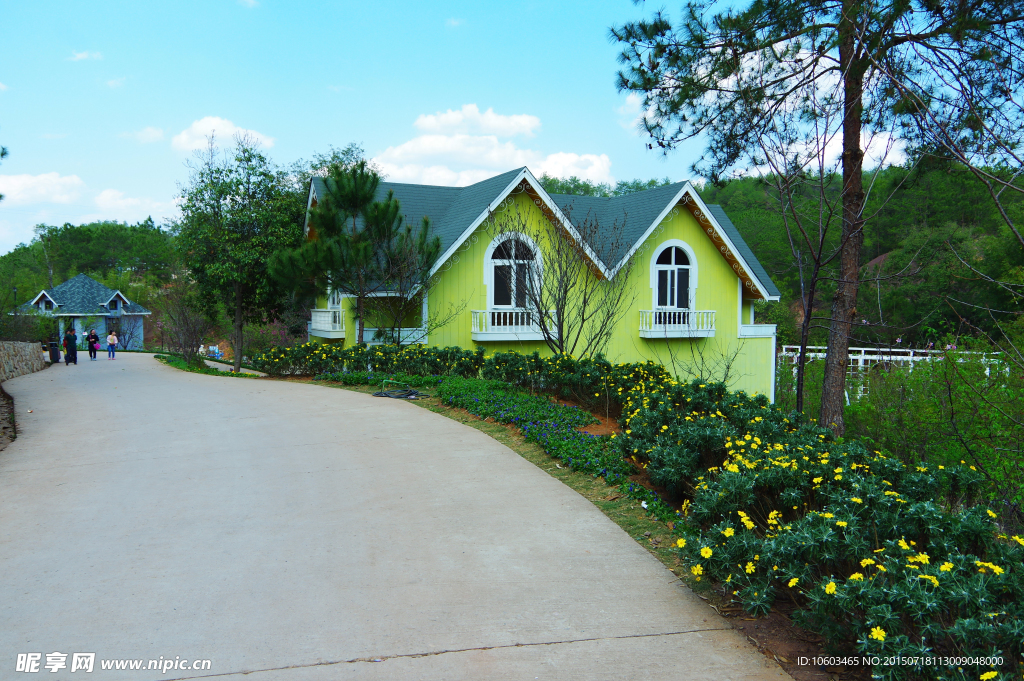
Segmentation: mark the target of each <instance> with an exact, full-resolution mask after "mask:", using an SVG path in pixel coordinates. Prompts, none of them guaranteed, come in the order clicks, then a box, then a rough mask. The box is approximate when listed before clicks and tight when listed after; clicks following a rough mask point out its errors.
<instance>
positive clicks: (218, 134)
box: [171, 116, 274, 151]
mask: <svg viewBox="0 0 1024 681" xmlns="http://www.w3.org/2000/svg"><path fill="white" fill-rule="evenodd" d="M236 134H241V135H249V136H251V137H252V138H253V139H254V140H256V141H257V142H259V143H260V144H262V145H263V146H265V147H272V146H274V138H273V137H268V136H266V135H264V134H262V133H259V132H256V131H255V130H248V129H246V128H240V127H238V126H237V125H235V124H234V123H232V122H231V121H229V120H226V119H224V118H218V117H217V116H206V117H205V118H200V119H199V120H197V121H193V123H192V125H190V126H188V127H187V128H185V129H184V130H182V131H181V132H179V133H178V134H177V135H175V136H174V137H173V138H172V139H171V146H173V147H174V148H175V149H178V150H180V151H193V150H195V149H202V148H204V147H205V146H206V138H207V137H209V136H210V135H214V136H215V139H216V140H219V141H220V142H221V143H224V142H225V141H227V140H230V139H231V138H232V137H234V136H235V135H236Z"/></svg>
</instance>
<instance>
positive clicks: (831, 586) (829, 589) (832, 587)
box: [825, 582, 836, 596]
mask: <svg viewBox="0 0 1024 681" xmlns="http://www.w3.org/2000/svg"><path fill="white" fill-rule="evenodd" d="M835 592H836V583H835V582H829V583H828V584H826V585H825V593H827V594H828V595H830V596H831V595H832V594H834V593H835Z"/></svg>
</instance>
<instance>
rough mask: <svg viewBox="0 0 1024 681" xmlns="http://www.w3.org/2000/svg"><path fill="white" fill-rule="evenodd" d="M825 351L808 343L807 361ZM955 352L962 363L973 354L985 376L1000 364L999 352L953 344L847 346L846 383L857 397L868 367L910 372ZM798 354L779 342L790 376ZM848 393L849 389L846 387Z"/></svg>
mask: <svg viewBox="0 0 1024 681" xmlns="http://www.w3.org/2000/svg"><path fill="white" fill-rule="evenodd" d="M827 350H828V347H827V346H824V345H808V346H807V360H808V361H812V360H819V359H825V354H826V352H827ZM950 351H956V352H957V354H958V357H959V359H958V361H960V362H963V361H966V360H967V359H968V358H971V357H972V356H973V357H977V358H980V359H981V362H982V363H983V364H984V365H985V375H986V376H988V375H989V370H990V367H991V366H992V365H993V364H1001V361H1000V359H999V355H1001V354H1002V353H999V352H961V351H959V350H956V348H955V347H953V348H949V349H945V350H922V349H917V348H891V347H875V348H850V349H849V354H848V355H847V357H848V358H849V359H848V361H847V364H846V377H847V381H848V385H849V386H850V387H851V388H856V392H857V396H858V397H863V396H864V395H866V394H867V390H868V388H867V381H866V377H867V371H868V370H869V369H871V368H872V367H876V366H877V367H882V368H886V369H889V368H892V367H894V366H905V367H908V368H909V369H910V370H911V371H912V370H913V368H914V366H915V365H916V364H917V363H918V362H930V361H932V360H934V359H940V358H942V357H943V356H944V355H945V354H946V353H947V352H950ZM799 357H800V346H799V345H783V346H782V350H781V351H780V352H779V361H780V362H782V361H785V362H788V363H790V364H792V365H793V378H796V373H797V360H798V359H799ZM848 392H849V389H848Z"/></svg>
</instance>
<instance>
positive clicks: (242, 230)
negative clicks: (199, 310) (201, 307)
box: [175, 136, 301, 372]
mask: <svg viewBox="0 0 1024 681" xmlns="http://www.w3.org/2000/svg"><path fill="white" fill-rule="evenodd" d="M190 169H191V175H190V177H189V182H188V184H187V185H186V186H185V187H184V188H183V189H182V192H181V201H182V203H181V218H180V220H179V222H178V223H177V225H176V229H175V231H176V246H177V249H178V251H179V253H180V254H181V257H182V262H183V264H184V265H185V267H186V268H187V270H188V273H189V275H190V276H191V277H192V279H193V280H194V281H195V283H196V284H197V286H198V288H199V290H200V292H201V294H202V296H203V297H204V299H205V300H206V301H207V303H208V304H212V303H213V302H214V301H220V302H222V303H223V304H224V305H225V306H226V307H227V309H228V310H230V311H231V313H232V317H233V320H232V332H233V333H232V347H233V348H234V364H235V371H236V372H237V371H239V370H240V369H241V362H242V348H243V335H242V331H243V326H244V324H245V323H246V322H251V321H263V320H264V319H266V318H268V317H273V316H274V314H275V308H276V306H277V305H278V304H279V303H280V298H281V291H280V289H279V288H278V287H277V286H276V285H275V284H274V281H273V280H272V278H271V277H270V275H269V273H268V271H267V263H268V260H269V259H270V256H271V255H272V254H273V253H275V252H276V251H278V250H280V249H282V248H287V247H290V246H293V245H294V244H295V243H296V242H297V241H298V240H299V238H300V236H301V230H300V228H299V225H298V223H297V221H296V220H295V218H294V197H293V196H291V195H290V194H289V192H288V185H287V176H286V174H285V173H284V172H282V171H280V170H278V169H277V168H275V167H274V165H273V164H272V163H271V161H270V160H269V159H268V158H267V157H266V156H264V155H263V154H262V153H261V152H260V151H259V150H258V148H257V145H256V143H255V141H254V140H252V139H250V138H248V137H245V136H239V137H236V138H235V146H234V149H233V150H232V152H231V153H230V154H229V155H225V156H221V155H220V154H219V153H218V151H217V148H216V146H215V145H214V141H213V139H212V138H211V139H210V143H209V146H208V147H207V149H206V150H205V152H202V153H200V154H199V155H198V156H197V162H195V163H193V164H191V165H190Z"/></svg>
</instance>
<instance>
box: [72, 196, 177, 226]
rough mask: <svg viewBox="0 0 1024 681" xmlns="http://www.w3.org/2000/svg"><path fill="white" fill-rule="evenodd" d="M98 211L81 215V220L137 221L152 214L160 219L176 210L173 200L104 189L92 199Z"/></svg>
mask: <svg viewBox="0 0 1024 681" xmlns="http://www.w3.org/2000/svg"><path fill="white" fill-rule="evenodd" d="M93 202H94V203H95V204H96V207H97V208H99V210H100V212H99V213H96V214H93V215H86V216H83V217H82V221H84V222H88V221H90V220H123V221H126V222H137V221H139V220H145V219H146V217H148V216H152V217H153V219H154V220H156V221H158V222H159V221H160V220H161V219H162V218H164V217H167V216H169V215H170V214H172V213H174V212H175V211H176V208H177V206H176V202H175V201H154V200H152V199H146V198H135V197H131V196H125V194H124V192H122V191H118V190H117V189H104V190H103V191H101V192H100V193H99V194H97V195H96V198H95V199H93Z"/></svg>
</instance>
